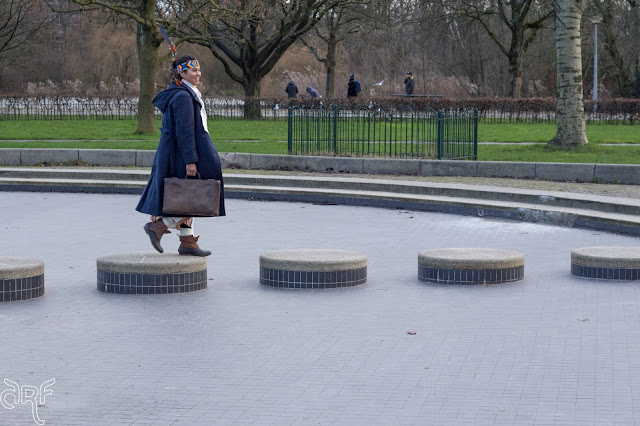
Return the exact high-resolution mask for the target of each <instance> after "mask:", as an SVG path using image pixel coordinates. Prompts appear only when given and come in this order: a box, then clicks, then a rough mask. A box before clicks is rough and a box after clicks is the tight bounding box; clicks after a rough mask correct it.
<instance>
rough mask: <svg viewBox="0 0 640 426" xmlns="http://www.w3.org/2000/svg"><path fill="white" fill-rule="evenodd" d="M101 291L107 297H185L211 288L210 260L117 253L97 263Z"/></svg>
mask: <svg viewBox="0 0 640 426" xmlns="http://www.w3.org/2000/svg"><path fill="white" fill-rule="evenodd" d="M96 264H97V270H98V290H100V291H104V292H107V293H124V294H164V293H185V292H189V291H196V290H202V289H204V288H206V287H207V259H206V258H205V257H197V256H181V255H178V254H160V253H156V252H132V253H113V254H109V255H105V256H101V257H99V258H98V259H97V261H96Z"/></svg>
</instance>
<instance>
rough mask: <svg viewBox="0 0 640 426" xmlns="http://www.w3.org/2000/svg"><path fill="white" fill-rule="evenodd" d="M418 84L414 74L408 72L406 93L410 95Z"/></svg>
mask: <svg viewBox="0 0 640 426" xmlns="http://www.w3.org/2000/svg"><path fill="white" fill-rule="evenodd" d="M415 85H416V81H415V80H414V79H413V74H412V73H410V72H408V73H407V78H405V79H404V93H406V94H407V95H410V94H412V93H413V88H414V87H415Z"/></svg>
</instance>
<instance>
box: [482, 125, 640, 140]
mask: <svg viewBox="0 0 640 426" xmlns="http://www.w3.org/2000/svg"><path fill="white" fill-rule="evenodd" d="M555 134H556V125H555V124H483V123H480V124H478V142H549V141H550V140H551V139H552V138H553V137H554V136H555ZM587 139H588V140H589V143H640V126H638V125H634V126H629V125H624V124H620V125H614V124H591V125H587Z"/></svg>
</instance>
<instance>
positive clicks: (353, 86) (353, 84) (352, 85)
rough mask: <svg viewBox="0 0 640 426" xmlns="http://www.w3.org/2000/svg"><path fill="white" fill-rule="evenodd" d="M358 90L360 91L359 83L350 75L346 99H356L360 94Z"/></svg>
mask: <svg viewBox="0 0 640 426" xmlns="http://www.w3.org/2000/svg"><path fill="white" fill-rule="evenodd" d="M360 90H361V86H360V82H359V81H358V80H356V76H355V75H353V74H351V75H350V76H349V83H348V84H347V97H348V98H354V97H357V96H358V93H360Z"/></svg>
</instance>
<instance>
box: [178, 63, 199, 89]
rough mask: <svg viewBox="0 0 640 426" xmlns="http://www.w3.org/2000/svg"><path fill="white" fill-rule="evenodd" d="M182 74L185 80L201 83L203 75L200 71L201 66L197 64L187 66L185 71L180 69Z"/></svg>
mask: <svg viewBox="0 0 640 426" xmlns="http://www.w3.org/2000/svg"><path fill="white" fill-rule="evenodd" d="M180 75H181V76H182V79H183V80H185V81H188V82H189V83H191V84H193V85H194V86H197V85H198V84H200V77H201V76H202V73H201V72H200V67H199V66H197V67H195V68H187V69H186V70H185V71H180Z"/></svg>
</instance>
